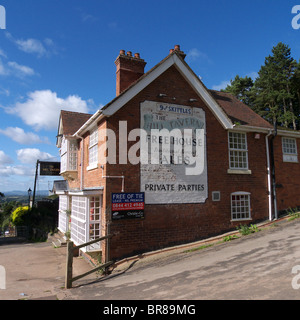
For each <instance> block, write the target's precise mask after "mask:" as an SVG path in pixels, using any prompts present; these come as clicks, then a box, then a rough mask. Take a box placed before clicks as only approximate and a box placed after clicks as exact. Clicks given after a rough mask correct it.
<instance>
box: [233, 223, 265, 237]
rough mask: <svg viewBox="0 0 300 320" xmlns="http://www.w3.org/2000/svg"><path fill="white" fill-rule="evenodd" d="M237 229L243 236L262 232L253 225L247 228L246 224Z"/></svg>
mask: <svg viewBox="0 0 300 320" xmlns="http://www.w3.org/2000/svg"><path fill="white" fill-rule="evenodd" d="M237 229H238V230H239V233H240V234H241V235H243V236H246V235H248V234H250V233H255V232H258V231H260V229H258V227H257V226H256V225H253V224H251V225H250V226H247V225H246V224H240V225H239V226H238V227H237Z"/></svg>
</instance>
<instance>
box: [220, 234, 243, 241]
mask: <svg viewBox="0 0 300 320" xmlns="http://www.w3.org/2000/svg"><path fill="white" fill-rule="evenodd" d="M238 238H239V237H238V236H237V235H235V234H234V235H232V236H226V237H224V238H223V242H228V241H231V240H234V239H238Z"/></svg>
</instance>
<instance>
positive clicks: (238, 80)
mask: <svg viewBox="0 0 300 320" xmlns="http://www.w3.org/2000/svg"><path fill="white" fill-rule="evenodd" d="M252 87H253V80H252V78H250V77H247V76H246V77H245V78H242V77H240V76H239V75H236V76H235V78H234V80H230V85H228V86H227V87H226V88H225V89H224V90H221V91H223V92H228V93H231V94H232V95H233V96H235V97H236V98H238V99H239V100H240V101H242V102H243V103H245V104H246V105H248V106H251V105H252V104H253V97H252V91H251V89H252Z"/></svg>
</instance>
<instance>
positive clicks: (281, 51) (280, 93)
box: [223, 42, 300, 130]
mask: <svg viewBox="0 0 300 320" xmlns="http://www.w3.org/2000/svg"><path fill="white" fill-rule="evenodd" d="M223 91H225V92H229V93H231V94H233V95H234V96H235V97H237V98H238V99H239V100H240V101H242V102H244V103H245V104H247V105H248V106H249V107H251V108H252V109H253V110H254V111H255V112H256V113H258V114H259V115H260V116H262V117H263V118H264V119H265V120H267V121H269V122H270V123H271V124H275V123H276V124H277V125H278V126H283V127H286V128H291V129H294V130H296V129H299V128H300V116H299V115H300V60H299V62H297V61H296V60H295V59H294V58H293V57H292V56H291V49H290V48H289V46H288V45H286V44H284V43H282V42H279V43H278V44H277V45H276V46H274V47H273V48H272V52H271V54H270V55H269V56H267V57H266V58H265V62H264V65H262V66H261V68H260V70H259V71H258V77H257V78H256V79H255V81H253V80H252V79H251V78H249V77H247V76H246V77H245V78H242V77H240V76H239V75H237V76H236V77H235V78H234V80H231V81H230V85H228V86H227V87H226V89H225V90H223Z"/></svg>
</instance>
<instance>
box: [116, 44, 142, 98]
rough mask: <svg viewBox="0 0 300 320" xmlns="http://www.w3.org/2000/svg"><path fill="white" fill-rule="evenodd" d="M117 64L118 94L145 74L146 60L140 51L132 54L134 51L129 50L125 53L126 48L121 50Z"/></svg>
mask: <svg viewBox="0 0 300 320" xmlns="http://www.w3.org/2000/svg"><path fill="white" fill-rule="evenodd" d="M115 65H116V67H117V71H116V75H117V85H116V94H117V96H118V95H119V94H120V93H121V92H123V91H124V90H125V89H127V88H128V87H129V86H130V85H131V84H132V83H134V82H135V81H136V80H137V79H139V78H140V77H141V76H142V75H143V74H144V68H145V65H146V62H145V61H144V60H143V59H141V58H140V54H139V53H135V54H134V56H132V52H131V51H127V53H126V55H125V50H120V54H119V56H118V57H117V59H116V61H115Z"/></svg>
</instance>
